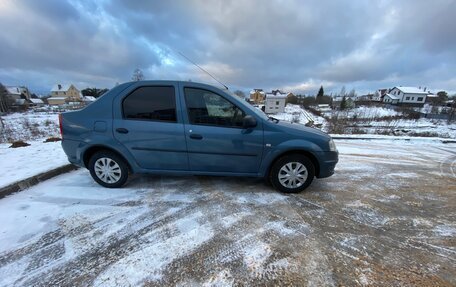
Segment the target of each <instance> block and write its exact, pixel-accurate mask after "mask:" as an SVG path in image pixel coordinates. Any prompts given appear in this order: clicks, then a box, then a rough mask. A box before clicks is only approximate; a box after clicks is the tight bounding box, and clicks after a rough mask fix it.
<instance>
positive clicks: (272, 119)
mask: <svg viewBox="0 0 456 287" xmlns="http://www.w3.org/2000/svg"><path fill="white" fill-rule="evenodd" d="M268 120H270V121H274V122H276V123H278V122H279V121H280V120H279V119H276V118H274V117H268Z"/></svg>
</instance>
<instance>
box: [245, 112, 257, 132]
mask: <svg viewBox="0 0 456 287" xmlns="http://www.w3.org/2000/svg"><path fill="white" fill-rule="evenodd" d="M256 126H257V120H256V119H255V118H254V117H252V116H250V115H247V116H245V117H244V118H243V119H242V128H244V129H249V128H254V127H256Z"/></svg>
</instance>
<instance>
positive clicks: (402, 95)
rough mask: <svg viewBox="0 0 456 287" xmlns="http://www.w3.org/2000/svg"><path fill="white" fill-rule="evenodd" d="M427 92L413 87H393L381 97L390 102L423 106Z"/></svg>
mask: <svg viewBox="0 0 456 287" xmlns="http://www.w3.org/2000/svg"><path fill="white" fill-rule="evenodd" d="M428 94H429V92H426V88H424V90H422V89H420V88H415V87H394V88H392V89H391V90H390V91H389V93H388V94H387V96H385V97H384V98H383V102H385V103H391V104H405V105H414V106H423V105H424V103H425V101H426V96H427V95H428Z"/></svg>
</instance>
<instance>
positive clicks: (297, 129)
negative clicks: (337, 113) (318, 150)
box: [276, 120, 331, 140]
mask: <svg viewBox="0 0 456 287" xmlns="http://www.w3.org/2000/svg"><path fill="white" fill-rule="evenodd" d="M276 125H277V126H280V127H281V128H282V129H285V130H287V131H288V132H289V133H292V134H298V135H302V134H303V133H305V134H309V133H310V134H312V135H315V136H320V137H323V138H325V139H328V140H329V139H330V138H331V137H330V136H329V135H328V134H327V133H325V132H322V131H320V130H317V129H315V128H311V127H306V126H305V125H303V124H297V123H291V122H288V121H282V120H281V121H279V122H278V123H276Z"/></svg>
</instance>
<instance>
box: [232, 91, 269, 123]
mask: <svg viewBox="0 0 456 287" xmlns="http://www.w3.org/2000/svg"><path fill="white" fill-rule="evenodd" d="M224 92H225V93H227V94H229V95H230V96H232V97H233V98H235V99H236V100H238V102H239V103H241V104H242V105H244V107H246V108H247V109H249V110H251V111H252V112H254V113H255V114H256V115H257V116H259V117H260V118H262V119H263V120H267V119H268V116H267V115H266V114H265V113H264V112H263V111H262V110H260V109H257V108H255V107H254V106H252V105H251V104H249V103H248V102H246V101H245V100H243V99H241V98H239V96H237V95H236V94H235V93H233V92H232V91H230V90H224Z"/></svg>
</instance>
